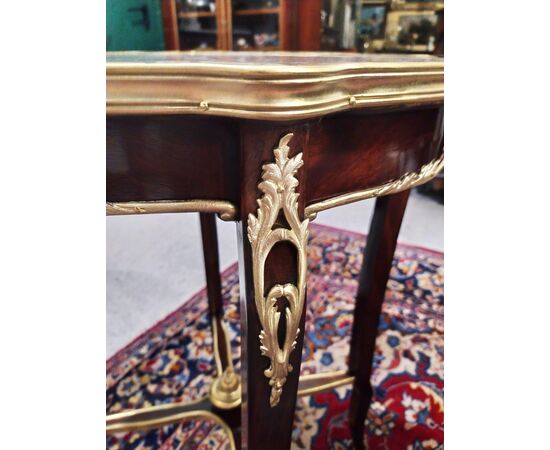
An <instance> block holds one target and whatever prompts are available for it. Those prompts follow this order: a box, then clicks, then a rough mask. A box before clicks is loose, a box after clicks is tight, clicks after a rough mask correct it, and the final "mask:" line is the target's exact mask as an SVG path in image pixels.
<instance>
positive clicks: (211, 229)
mask: <svg viewBox="0 0 550 450" xmlns="http://www.w3.org/2000/svg"><path fill="white" fill-rule="evenodd" d="M199 216H200V222H201V236H202V250H203V255H204V270H205V272H206V290H207V293H208V310H209V313H210V323H211V325H212V329H214V327H217V333H216V334H217V336H216V337H217V340H218V343H217V345H218V348H219V357H220V360H221V361H220V362H221V366H222V369H225V368H226V367H227V366H228V365H229V358H231V355H228V354H227V351H226V340H225V330H224V327H223V326H222V321H223V301H222V283H221V276H220V262H219V255H218V233H217V230H216V216H215V214H209V213H200V214H199Z"/></svg>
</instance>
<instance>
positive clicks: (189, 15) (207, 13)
mask: <svg viewBox="0 0 550 450" xmlns="http://www.w3.org/2000/svg"><path fill="white" fill-rule="evenodd" d="M215 15H216V13H213V12H210V11H189V12H180V13H179V14H178V17H179V18H181V19H196V18H197V17H214V16H215Z"/></svg>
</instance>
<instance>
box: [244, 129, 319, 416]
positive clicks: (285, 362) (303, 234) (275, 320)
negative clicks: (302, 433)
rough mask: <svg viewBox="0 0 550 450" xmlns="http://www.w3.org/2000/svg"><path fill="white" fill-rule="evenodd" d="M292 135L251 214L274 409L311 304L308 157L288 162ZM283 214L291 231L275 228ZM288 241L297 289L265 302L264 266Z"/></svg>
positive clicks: (277, 290)
mask: <svg viewBox="0 0 550 450" xmlns="http://www.w3.org/2000/svg"><path fill="white" fill-rule="evenodd" d="M292 136H293V135H292V133H290V134H287V135H285V136H284V137H283V138H281V140H280V141H279V146H278V147H277V148H276V149H274V150H273V153H274V155H275V163H270V164H266V165H264V166H263V167H262V170H263V172H262V180H263V181H261V182H260V184H259V185H258V188H259V189H260V190H261V191H262V192H263V196H262V197H261V198H260V199H258V210H257V214H256V216H254V215H253V214H249V215H248V240H249V241H250V245H251V247H252V262H253V269H252V271H253V277H254V298H255V305H256V310H257V312H258V316H259V319H260V323H261V326H262V331H261V332H260V336H259V338H260V350H261V353H262V355H264V356H267V357H268V358H269V359H270V361H271V364H270V366H269V368H268V369H266V370H265V371H264V374H265V376H266V377H267V378H269V384H270V386H271V396H270V399H269V403H270V405H271V407H274V406H276V405H277V404H278V403H279V401H280V398H281V394H282V391H283V386H284V384H285V382H286V379H287V376H288V374H289V372H291V371H292V365H291V364H290V362H289V358H290V354H291V352H292V351H293V350H294V348H295V347H296V339H297V337H298V335H299V333H300V329H299V323H300V317H301V316H302V310H303V306H304V299H305V289H306V271H307V258H306V244H307V237H308V224H309V220H308V219H306V220H304V221H301V220H300V217H299V215H298V196H299V194H298V193H296V187H297V186H298V180H297V179H296V177H295V176H294V175H295V174H296V172H297V171H298V169H299V168H300V167H302V165H303V160H302V153H298V154H297V155H296V156H294V157H292V158H289V157H288V151H289V147H288V145H287V144H288V142H289V141H290V139H291V138H292ZM281 209H282V210H283V214H284V216H285V219H286V221H287V222H288V225H289V227H290V228H284V227H278V228H275V229H274V228H273V227H274V225H275V222H276V220H277V217H278V215H279V211H280V210H281ZM281 241H288V242H290V243H292V244H293V245H294V246H295V247H296V249H297V256H298V282H297V286H295V285H293V284H291V283H287V284H285V285H280V284H276V285H274V286H273V287H272V288H271V289H270V290H269V292H268V294H267V296H265V297H264V292H265V290H264V266H265V261H266V258H267V256H268V254H269V252H270V251H271V249H272V248H273V246H274V245H275V244H276V243H277V242H281ZM282 297H285V298H286V299H287V302H288V305H287V306H286V308H285V310H284V313H285V314H284V319H285V321H286V333H285V337H284V344H283V347H282V348H281V347H280V345H279V341H278V338H277V332H278V329H279V322H280V319H281V312H279V311H278V307H277V300H278V299H279V298H282Z"/></svg>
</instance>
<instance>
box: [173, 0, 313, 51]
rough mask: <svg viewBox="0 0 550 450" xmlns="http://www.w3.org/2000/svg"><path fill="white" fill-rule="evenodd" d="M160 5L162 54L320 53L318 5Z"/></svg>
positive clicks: (188, 0)
mask: <svg viewBox="0 0 550 450" xmlns="http://www.w3.org/2000/svg"><path fill="white" fill-rule="evenodd" d="M162 1H163V17H164V26H165V41H166V44H167V45H166V49H167V50H212V49H217V50H318V49H319V43H320V21H321V18H320V12H321V0H309V1H307V2H300V1H298V0H162ZM168 36H172V37H173V38H172V39H169V38H168ZM175 36H177V38H176V37H175Z"/></svg>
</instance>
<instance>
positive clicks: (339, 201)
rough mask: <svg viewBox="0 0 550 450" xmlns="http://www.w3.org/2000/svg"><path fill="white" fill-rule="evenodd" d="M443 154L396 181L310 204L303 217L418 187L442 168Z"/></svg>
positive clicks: (310, 218) (311, 218) (312, 217)
mask: <svg viewBox="0 0 550 450" xmlns="http://www.w3.org/2000/svg"><path fill="white" fill-rule="evenodd" d="M443 164H444V153H441V155H440V156H439V157H438V158H436V159H434V160H432V161H430V162H429V163H428V164H425V165H423V166H422V167H421V168H420V170H419V171H418V172H408V173H406V174H404V175H403V176H401V177H400V178H398V179H396V180H392V181H389V182H388V183H384V184H382V185H380V186H374V187H371V188H368V189H363V190H361V191H355V192H350V193H349V194H342V195H337V196H336V197H332V198H329V199H326V200H322V201H320V202H316V203H312V204H311V205H308V206H306V207H305V208H304V215H305V217H306V218H308V219H309V220H313V219H315V218H316V217H317V213H319V212H321V211H324V210H326V209H331V208H336V207H337V206H343V205H347V204H349V203H353V202H357V201H360V200H367V199H369V198H374V197H382V196H384V195H391V194H396V193H398V192H401V191H404V190H406V189H412V188H414V187H416V186H420V185H421V184H424V183H426V182H428V181H430V180H431V179H432V178H434V177H435V176H436V175H437V174H438V173H439V172H440V171H441V169H442V168H443Z"/></svg>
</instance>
